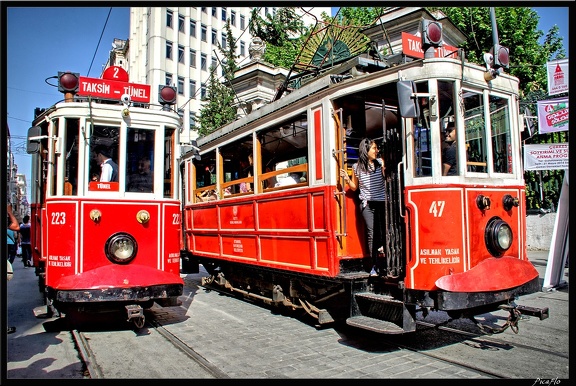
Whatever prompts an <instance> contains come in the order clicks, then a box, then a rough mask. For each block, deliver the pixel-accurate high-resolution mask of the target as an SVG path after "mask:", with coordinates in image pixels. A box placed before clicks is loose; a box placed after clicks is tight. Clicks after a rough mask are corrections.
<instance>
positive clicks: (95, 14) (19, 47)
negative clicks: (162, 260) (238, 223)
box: [2, 3, 569, 199]
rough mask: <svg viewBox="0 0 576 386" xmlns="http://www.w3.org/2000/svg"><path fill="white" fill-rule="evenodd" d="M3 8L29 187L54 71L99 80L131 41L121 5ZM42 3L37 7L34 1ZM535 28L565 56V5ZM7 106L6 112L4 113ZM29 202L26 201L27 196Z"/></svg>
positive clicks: (10, 92)
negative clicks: (34, 131)
mask: <svg viewBox="0 0 576 386" xmlns="http://www.w3.org/2000/svg"><path fill="white" fill-rule="evenodd" d="M16 4H17V6H15V7H9V8H8V7H7V8H5V9H4V10H3V11H4V12H6V19H7V23H6V26H5V27H4V26H3V27H2V34H3V33H5V32H6V33H7V34H6V35H5V36H7V39H6V40H7V42H6V58H7V63H6V67H5V68H6V75H5V76H6V78H5V79H6V82H5V84H4V80H3V81H2V83H3V87H5V88H6V95H7V98H6V99H7V103H6V106H5V107H3V110H2V111H3V112H4V113H7V122H8V126H9V128H10V135H11V148H12V151H13V152H14V155H15V162H16V164H17V165H18V173H20V174H24V175H25V176H26V181H27V185H28V186H30V182H31V181H30V177H31V175H30V163H31V157H30V155H28V154H27V153H26V134H27V131H28V128H30V126H31V121H32V118H33V115H34V109H35V108H36V107H41V108H46V107H50V106H51V105H53V104H54V103H56V102H58V101H60V100H62V99H63V95H62V93H60V92H58V88H57V87H56V85H57V80H56V79H55V77H56V76H57V75H58V71H72V72H78V73H79V74H80V75H81V76H86V77H92V78H99V77H100V75H101V72H102V66H103V65H104V64H105V63H106V61H107V59H108V55H109V53H110V50H111V49H112V42H113V41H114V39H115V38H118V39H123V40H127V39H128V38H129V24H130V9H129V8H120V7H114V8H110V7H101V8H93V7H68V8H57V7H37V6H36V7H34V6H32V7H22V6H21V5H20V4H25V3H15V5H16ZM34 4H40V3H34ZM534 10H536V12H537V13H538V15H539V16H540V20H539V25H538V28H539V29H540V30H542V31H543V32H544V34H546V33H547V32H548V30H549V29H550V28H551V27H552V26H553V25H554V24H557V25H558V26H559V27H560V36H562V37H563V40H564V46H565V50H566V52H567V53H568V51H569V50H568V7H565V8H552V7H539V8H534ZM4 108H6V110H4ZM28 199H30V196H29V193H28Z"/></svg>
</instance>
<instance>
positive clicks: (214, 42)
mask: <svg viewBox="0 0 576 386" xmlns="http://www.w3.org/2000/svg"><path fill="white" fill-rule="evenodd" d="M217 37H218V32H217V31H216V29H215V28H212V44H216V40H217Z"/></svg>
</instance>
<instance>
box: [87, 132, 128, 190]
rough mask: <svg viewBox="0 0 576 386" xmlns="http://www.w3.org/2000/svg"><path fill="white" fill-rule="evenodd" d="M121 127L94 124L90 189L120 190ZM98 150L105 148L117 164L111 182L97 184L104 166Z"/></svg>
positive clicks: (91, 141)
mask: <svg viewBox="0 0 576 386" xmlns="http://www.w3.org/2000/svg"><path fill="white" fill-rule="evenodd" d="M119 133H120V129H119V128H118V127H113V126H94V129H93V131H92V136H91V138H90V145H91V149H92V150H93V151H92V152H91V153H92V154H91V159H90V169H89V174H88V175H89V178H90V185H89V189H90V190H118V173H119V172H120V165H118V152H119V138H120V134H119ZM97 150H104V151H105V152H106V153H107V155H108V156H109V157H110V158H111V159H112V161H113V162H114V163H115V164H116V165H117V166H116V173H115V174H114V175H113V176H112V180H111V181H110V183H109V184H105V186H104V185H103V184H97V183H95V182H98V181H99V180H100V174H101V170H102V168H101V167H100V164H99V163H98V156H97V154H96V151H97Z"/></svg>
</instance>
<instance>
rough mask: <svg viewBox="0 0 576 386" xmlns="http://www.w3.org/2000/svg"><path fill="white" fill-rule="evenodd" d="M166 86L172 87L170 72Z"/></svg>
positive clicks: (167, 75)
mask: <svg viewBox="0 0 576 386" xmlns="http://www.w3.org/2000/svg"><path fill="white" fill-rule="evenodd" d="M166 86H172V74H171V73H169V72H167V73H166Z"/></svg>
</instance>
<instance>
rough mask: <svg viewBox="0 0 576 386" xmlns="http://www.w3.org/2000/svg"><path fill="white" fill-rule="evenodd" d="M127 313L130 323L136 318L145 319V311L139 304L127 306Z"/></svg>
mask: <svg viewBox="0 0 576 386" xmlns="http://www.w3.org/2000/svg"><path fill="white" fill-rule="evenodd" d="M126 312H128V322H130V321H131V320H132V319H135V318H144V310H143V309H142V307H140V306H139V305H137V304H130V305H127V306H126Z"/></svg>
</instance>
